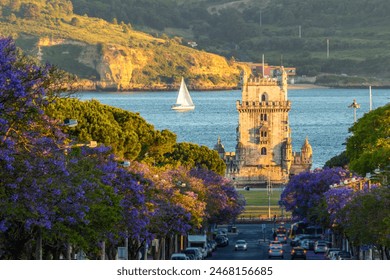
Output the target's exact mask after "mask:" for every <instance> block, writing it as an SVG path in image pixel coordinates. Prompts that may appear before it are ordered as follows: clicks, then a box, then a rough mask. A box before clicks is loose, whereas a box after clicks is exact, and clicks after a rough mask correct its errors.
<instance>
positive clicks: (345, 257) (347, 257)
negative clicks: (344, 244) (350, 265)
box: [337, 251, 352, 260]
mask: <svg viewBox="0 0 390 280" xmlns="http://www.w3.org/2000/svg"><path fill="white" fill-rule="evenodd" d="M337 259H338V260H352V255H351V253H350V252H347V251H340V252H339V253H338V254H337Z"/></svg>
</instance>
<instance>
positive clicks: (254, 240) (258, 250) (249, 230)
mask: <svg viewBox="0 0 390 280" xmlns="http://www.w3.org/2000/svg"><path fill="white" fill-rule="evenodd" d="M262 227H263V226H262V225H259V224H238V225H237V233H230V232H229V233H228V237H229V245H228V246H226V247H218V249H217V250H216V251H215V252H213V256H212V257H210V258H208V259H209V260H268V245H269V242H270V241H271V240H272V230H273V227H274V225H273V224H272V223H271V224H265V229H264V231H263V229H262ZM275 227H278V224H276V225H275ZM286 228H287V226H286ZM238 239H244V240H246V242H247V243H248V250H247V251H235V250H234V244H235V242H236V240H238ZM283 249H284V256H283V257H284V258H283V259H284V260H286V259H287V260H290V259H291V258H290V252H291V246H290V242H289V241H288V242H287V244H284V245H283ZM307 259H309V260H323V259H324V255H323V254H315V253H314V252H313V251H308V252H307Z"/></svg>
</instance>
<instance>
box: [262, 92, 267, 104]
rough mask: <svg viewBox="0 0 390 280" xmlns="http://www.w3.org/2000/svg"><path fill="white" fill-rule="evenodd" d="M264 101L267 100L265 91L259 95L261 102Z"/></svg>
mask: <svg viewBox="0 0 390 280" xmlns="http://www.w3.org/2000/svg"><path fill="white" fill-rule="evenodd" d="M264 101H268V95H267V94H266V93H265V92H264V93H263V94H262V95H261V102H264Z"/></svg>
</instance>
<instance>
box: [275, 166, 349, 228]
mask: <svg viewBox="0 0 390 280" xmlns="http://www.w3.org/2000/svg"><path fill="white" fill-rule="evenodd" d="M349 177H350V172H349V171H347V170H345V169H342V168H340V167H337V168H331V169H329V168H326V169H317V170H314V171H308V172H302V173H300V174H298V175H296V176H294V177H292V178H291V179H290V181H289V183H288V184H287V186H286V188H285V189H284V191H283V192H282V194H281V200H280V204H281V205H282V206H284V207H285V209H286V210H287V211H290V212H291V213H292V216H293V217H294V218H295V219H297V220H304V221H310V220H317V219H318V211H320V212H321V211H323V210H324V204H323V199H324V193H325V192H327V191H328V190H329V189H330V185H333V184H335V183H340V182H341V181H343V180H345V179H346V178H349ZM318 207H319V208H320V209H318Z"/></svg>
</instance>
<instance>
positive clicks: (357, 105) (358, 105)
mask: <svg viewBox="0 0 390 280" xmlns="http://www.w3.org/2000/svg"><path fill="white" fill-rule="evenodd" d="M348 108H353V121H354V123H355V122H356V109H359V108H360V104H358V103H357V102H356V99H354V100H353V102H352V104H351V105H349V106H348Z"/></svg>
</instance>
